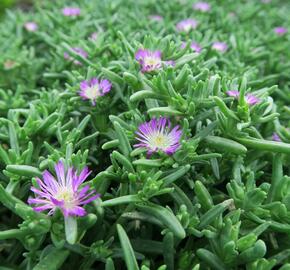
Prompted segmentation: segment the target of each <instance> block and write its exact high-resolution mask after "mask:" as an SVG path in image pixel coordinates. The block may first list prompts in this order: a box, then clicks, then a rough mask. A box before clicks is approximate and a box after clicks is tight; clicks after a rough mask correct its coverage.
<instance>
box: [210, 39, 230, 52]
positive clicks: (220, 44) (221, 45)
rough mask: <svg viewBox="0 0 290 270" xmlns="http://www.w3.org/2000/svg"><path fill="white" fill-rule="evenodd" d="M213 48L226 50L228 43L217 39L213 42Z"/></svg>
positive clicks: (220, 50)
mask: <svg viewBox="0 0 290 270" xmlns="http://www.w3.org/2000/svg"><path fill="white" fill-rule="evenodd" d="M212 48H213V49H214V50H216V51H219V52H226V51H227V49H228V45H227V44H226V43H225V42H220V41H216V42H214V43H213V44H212Z"/></svg>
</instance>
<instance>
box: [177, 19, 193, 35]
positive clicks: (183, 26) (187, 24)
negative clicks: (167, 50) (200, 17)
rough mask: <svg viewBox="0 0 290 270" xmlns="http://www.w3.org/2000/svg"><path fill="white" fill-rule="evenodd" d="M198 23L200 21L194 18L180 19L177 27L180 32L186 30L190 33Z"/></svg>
mask: <svg viewBox="0 0 290 270" xmlns="http://www.w3.org/2000/svg"><path fill="white" fill-rule="evenodd" d="M197 25H198V22H197V21H196V20H194V19H186V20H182V21H180V22H179V23H178V24H177V25H176V29H177V30H178V31H180V32H186V33H188V32H189V31H190V30H192V29H195V28H196V27H197Z"/></svg>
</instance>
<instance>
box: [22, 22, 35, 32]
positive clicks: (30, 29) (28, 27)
mask: <svg viewBox="0 0 290 270" xmlns="http://www.w3.org/2000/svg"><path fill="white" fill-rule="evenodd" d="M24 28H25V29H26V30H27V31H28V32H35V31H36V30H37V29H38V25H37V23H35V22H26V23H25V24H24Z"/></svg>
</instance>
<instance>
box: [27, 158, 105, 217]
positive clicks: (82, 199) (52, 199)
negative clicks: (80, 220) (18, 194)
mask: <svg viewBox="0 0 290 270" xmlns="http://www.w3.org/2000/svg"><path fill="white" fill-rule="evenodd" d="M54 168H55V173H56V178H55V177H54V176H53V175H52V174H50V172H49V171H44V173H43V177H42V178H43V180H41V179H39V178H37V179H36V181H37V184H38V186H39V187H38V188H36V187H31V191H33V192H34V194H35V198H29V199H28V203H29V204H32V205H34V206H33V210H34V211H36V212H42V211H46V210H50V211H49V212H48V215H52V214H53V213H54V212H55V210H56V209H57V208H59V209H60V210H61V211H62V213H63V215H64V216H65V217H68V216H84V215H86V211H85V209H84V208H83V206H84V205H85V204H88V203H90V202H91V201H93V200H96V199H97V198H99V197H100V194H97V193H96V192H95V191H94V190H93V191H89V189H90V186H89V185H86V186H84V187H82V188H81V187H80V186H81V185H82V183H83V182H84V181H85V180H86V178H87V177H88V176H89V174H90V173H91V172H90V171H89V170H88V168H87V167H85V168H84V169H83V170H82V171H81V173H80V174H79V175H78V174H77V172H76V170H75V169H74V168H73V167H69V168H68V169H67V170H66V169H65V167H64V164H63V163H62V162H61V161H60V162H58V163H57V164H56V165H55V167H54Z"/></svg>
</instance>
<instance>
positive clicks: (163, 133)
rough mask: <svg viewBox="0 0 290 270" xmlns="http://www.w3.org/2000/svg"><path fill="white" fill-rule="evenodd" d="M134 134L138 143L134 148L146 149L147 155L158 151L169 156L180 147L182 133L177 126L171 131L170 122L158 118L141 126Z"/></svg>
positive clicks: (163, 118)
mask: <svg viewBox="0 0 290 270" xmlns="http://www.w3.org/2000/svg"><path fill="white" fill-rule="evenodd" d="M136 134H137V137H136V139H137V140H138V141H139V143H138V144H135V145H134V147H136V148H147V150H148V155H151V154H152V153H154V152H157V151H158V150H161V151H162V152H164V153H166V154H168V155H171V154H173V153H174V152H176V150H177V148H178V147H179V146H180V143H179V141H180V138H181V135H182V131H181V130H180V127H179V126H175V127H174V128H173V129H171V123H170V121H169V120H168V119H167V118H165V117H160V118H159V119H155V118H154V119H152V120H150V121H149V122H145V123H143V124H141V125H140V126H139V128H138V131H137V132H136Z"/></svg>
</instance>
